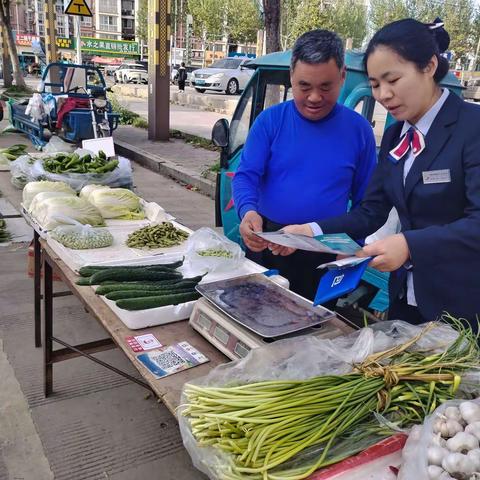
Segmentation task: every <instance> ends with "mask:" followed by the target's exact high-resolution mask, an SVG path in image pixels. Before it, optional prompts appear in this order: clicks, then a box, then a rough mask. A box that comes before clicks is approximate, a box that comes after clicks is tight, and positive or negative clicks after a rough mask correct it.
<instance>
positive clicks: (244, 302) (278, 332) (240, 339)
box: [190, 273, 352, 360]
mask: <svg viewBox="0 0 480 480" xmlns="http://www.w3.org/2000/svg"><path fill="white" fill-rule="evenodd" d="M197 290H198V291H199V293H201V294H202V295H203V298H201V299H199V300H197V302H196V303H195V305H194V307H193V312H192V315H191V316H190V325H191V326H192V328H194V329H195V330H196V331H197V332H198V333H200V335H202V336H203V337H205V338H206V339H207V340H208V341H209V342H210V343H212V344H213V345H215V347H217V348H218V349H219V350H220V351H221V352H222V353H224V354H225V355H226V356H227V357H229V358H230V359H232V360H236V359H239V358H243V357H245V356H246V355H247V354H248V352H249V351H250V350H251V349H253V348H258V347H260V346H262V345H265V344H268V343H271V342H273V341H275V340H279V339H282V338H288V337H292V336H294V335H306V334H310V335H315V336H318V337H322V338H333V337H337V336H339V335H345V334H347V333H349V332H351V331H352V327H350V326H348V325H347V324H346V323H344V322H343V321H342V320H340V319H338V318H337V316H336V315H335V314H334V313H333V312H331V311H330V310H327V309H326V308H323V307H321V306H318V307H314V306H313V305H312V303H311V302H309V301H308V300H306V299H305V298H303V297H301V296H299V295H297V294H296V293H293V292H291V291H290V290H287V289H286V288H284V287H282V286H280V285H278V284H276V283H274V282H273V281H272V280H269V279H268V278H267V277H266V276H265V275H263V274H258V273H256V274H253V275H246V276H243V277H237V278H232V279H228V280H221V281H218V282H212V283H205V284H199V285H198V286H197Z"/></svg>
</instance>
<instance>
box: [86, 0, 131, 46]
mask: <svg viewBox="0 0 480 480" xmlns="http://www.w3.org/2000/svg"><path fill="white" fill-rule="evenodd" d="M138 3H139V0H101V1H99V0H96V9H95V14H94V23H95V30H96V34H95V36H96V38H106V39H113V40H135V12H136V11H137V9H138Z"/></svg>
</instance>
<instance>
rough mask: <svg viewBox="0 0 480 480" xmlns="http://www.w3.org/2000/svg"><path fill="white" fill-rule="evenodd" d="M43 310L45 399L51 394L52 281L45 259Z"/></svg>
mask: <svg viewBox="0 0 480 480" xmlns="http://www.w3.org/2000/svg"><path fill="white" fill-rule="evenodd" d="M43 309H44V310H43V311H44V318H43V329H44V330H43V331H44V338H43V342H44V345H43V380H44V392H45V397H48V396H49V395H51V394H52V392H53V362H52V343H53V342H52V336H53V279H52V267H51V265H50V264H49V263H48V261H47V259H46V258H45V259H44V261H43Z"/></svg>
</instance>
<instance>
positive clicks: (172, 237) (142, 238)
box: [127, 222, 188, 248]
mask: <svg viewBox="0 0 480 480" xmlns="http://www.w3.org/2000/svg"><path fill="white" fill-rule="evenodd" d="M187 238H188V233H187V232H184V231H183V230H180V229H178V228H175V227H174V226H173V224H172V223H170V222H162V223H161V224H159V225H147V226H146V227H143V228H140V229H138V230H135V231H134V232H133V233H131V234H130V235H129V236H128V238H127V246H128V247H130V248H165V247H173V246H175V245H180V244H181V243H182V242H183V241H184V240H186V239H187Z"/></svg>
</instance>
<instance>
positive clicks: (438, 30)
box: [425, 17, 450, 53]
mask: <svg viewBox="0 0 480 480" xmlns="http://www.w3.org/2000/svg"><path fill="white" fill-rule="evenodd" d="M425 25H426V26H427V27H428V28H429V29H430V31H431V32H432V35H433V36H434V38H435V40H436V42H437V45H438V49H439V51H440V53H444V52H446V51H447V50H448V46H449V45H450V35H449V34H448V32H447V31H446V30H445V28H444V26H443V25H444V23H443V21H442V19H441V18H439V17H437V18H436V19H435V20H434V21H433V22H432V23H426V24H425Z"/></svg>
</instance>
